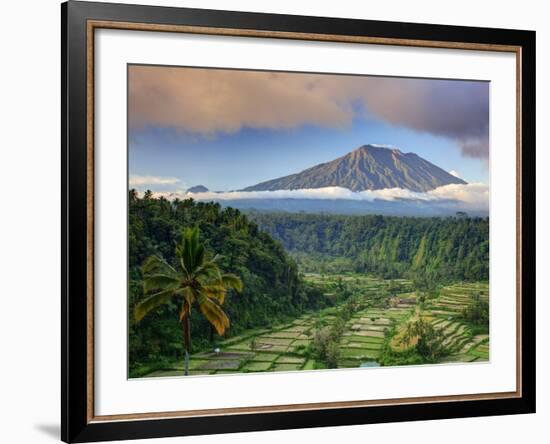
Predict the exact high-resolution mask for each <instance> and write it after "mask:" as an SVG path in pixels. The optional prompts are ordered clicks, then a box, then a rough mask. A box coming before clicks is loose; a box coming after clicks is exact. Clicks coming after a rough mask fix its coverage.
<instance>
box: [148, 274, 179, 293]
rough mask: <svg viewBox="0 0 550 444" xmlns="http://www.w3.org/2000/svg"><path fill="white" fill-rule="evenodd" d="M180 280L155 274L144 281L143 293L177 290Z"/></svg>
mask: <svg viewBox="0 0 550 444" xmlns="http://www.w3.org/2000/svg"><path fill="white" fill-rule="evenodd" d="M179 283H180V280H179V279H178V278H176V277H172V276H166V275H164V274H154V275H151V276H147V277H146V278H145V279H144V280H143V291H144V292H145V293H149V292H150V291H152V290H168V289H172V290H174V289H176V288H177V286H178V285H179Z"/></svg>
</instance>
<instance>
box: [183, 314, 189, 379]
mask: <svg viewBox="0 0 550 444" xmlns="http://www.w3.org/2000/svg"><path fill="white" fill-rule="evenodd" d="M181 322H182V324H183V347H184V349H185V364H184V365H185V367H184V375H185V376H187V375H188V374H189V351H190V350H191V329H190V325H189V323H190V322H189V315H188V314H187V315H185V316H184V317H183V319H182V320H181Z"/></svg>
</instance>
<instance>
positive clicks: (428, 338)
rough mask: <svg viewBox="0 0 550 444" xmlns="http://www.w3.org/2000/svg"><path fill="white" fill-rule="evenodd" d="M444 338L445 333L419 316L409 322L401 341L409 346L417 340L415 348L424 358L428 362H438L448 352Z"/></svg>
mask: <svg viewBox="0 0 550 444" xmlns="http://www.w3.org/2000/svg"><path fill="white" fill-rule="evenodd" d="M444 339H445V338H444V336H443V334H442V333H441V332H440V331H439V330H436V329H435V328H434V326H433V325H432V324H430V323H429V322H427V321H425V320H424V319H423V318H419V319H418V320H416V321H412V322H409V323H408V324H407V327H406V329H405V332H404V333H403V336H402V339H401V342H402V343H403V344H405V345H407V346H409V345H410V344H411V342H413V341H414V340H416V344H415V348H416V351H417V352H418V354H419V355H420V356H421V357H422V359H424V361H426V362H437V359H438V358H439V357H441V356H443V355H444V354H445V353H446V352H447V350H446V349H445V346H444V345H443V341H444Z"/></svg>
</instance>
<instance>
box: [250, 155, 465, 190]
mask: <svg viewBox="0 0 550 444" xmlns="http://www.w3.org/2000/svg"><path fill="white" fill-rule="evenodd" d="M465 183H466V182H465V181H464V180H462V179H460V178H458V177H456V176H453V175H452V174H449V173H448V172H447V171H445V170H443V169H442V168H439V167H438V166H436V165H434V164H433V163H431V162H428V161H427V160H425V159H423V158H422V157H420V156H418V155H417V154H415V153H403V152H401V151H400V150H398V149H392V148H385V147H381V146H377V145H363V146H361V147H359V148H357V149H356V150H354V151H352V152H350V153H348V154H346V155H345V156H342V157H339V158H337V159H334V160H332V161H330V162H326V163H321V164H319V165H315V166H313V167H311V168H308V169H306V170H304V171H301V172H299V173H296V174H291V175H289V176H284V177H279V178H277V179H272V180H268V181H266V182H261V183H259V184H257V185H253V186H250V187H247V188H245V189H244V190H243V191H274V190H297V189H304V188H324V187H330V186H338V187H343V188H348V189H350V190H352V191H364V190H380V189H384V188H405V189H408V190H411V191H417V192H423V191H429V190H433V189H434V188H437V187H440V186H443V185H448V184H465Z"/></svg>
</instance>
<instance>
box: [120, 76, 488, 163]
mask: <svg viewBox="0 0 550 444" xmlns="http://www.w3.org/2000/svg"><path fill="white" fill-rule="evenodd" d="M356 118H374V119H378V120H382V121H385V122H387V123H389V124H392V125H398V126H404V127H407V128H410V129H413V130H416V131H421V132H427V133H430V134H434V135H437V136H442V137H446V138H449V139H451V140H453V141H455V143H457V145H458V146H460V148H461V149H462V152H463V154H464V155H466V156H470V157H477V158H487V157H488V147H489V85H488V83H487V82H473V81H456V80H455V81H451V80H435V79H408V78H390V77H367V76H353V75H326V74H300V73H275V72H261V71H240V70H223V69H203V68H180V67H153V66H132V67H131V68H130V71H129V120H130V126H131V127H132V128H134V129H135V128H143V127H147V126H157V127H163V128H164V127H165V128H176V129H178V130H181V131H183V132H186V133H189V134H200V135H203V136H212V135H215V134H217V133H219V132H225V133H232V132H236V131H239V130H240V129H242V128H244V127H250V128H268V129H285V128H286V129H288V128H296V127H299V126H301V125H305V124H312V125H318V126H323V127H332V128H345V127H349V126H350V125H351V124H352V123H353V120H354V119H356Z"/></svg>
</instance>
